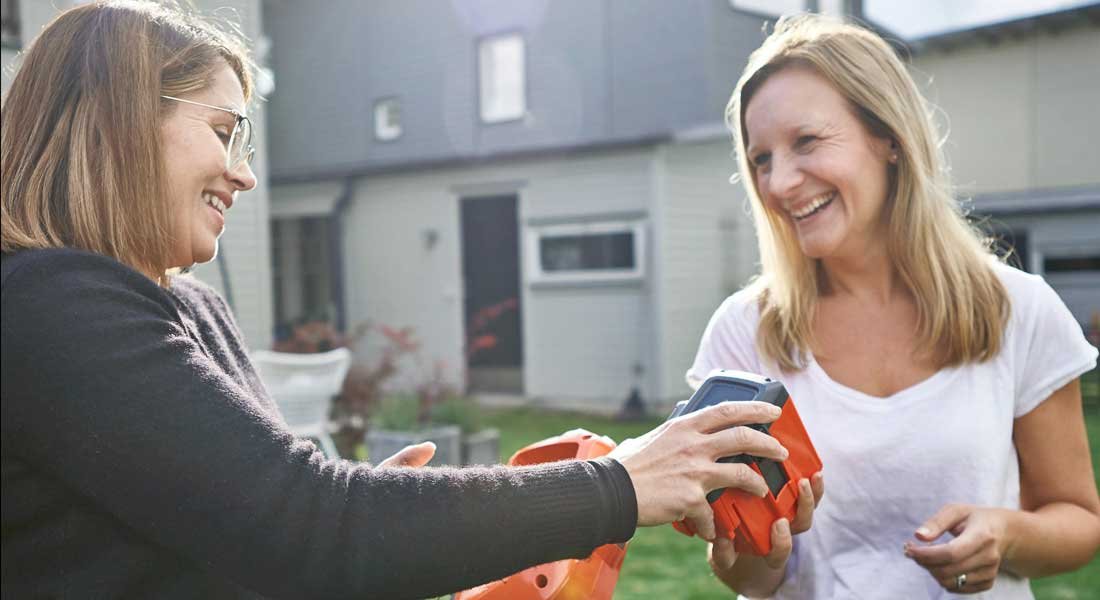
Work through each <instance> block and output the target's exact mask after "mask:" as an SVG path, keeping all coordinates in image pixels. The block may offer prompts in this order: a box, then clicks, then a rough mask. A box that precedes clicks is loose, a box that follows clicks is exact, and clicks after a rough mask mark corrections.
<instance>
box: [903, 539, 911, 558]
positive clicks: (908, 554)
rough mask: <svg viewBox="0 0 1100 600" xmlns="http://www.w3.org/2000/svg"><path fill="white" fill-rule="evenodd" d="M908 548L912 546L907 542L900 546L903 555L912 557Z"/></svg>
mask: <svg viewBox="0 0 1100 600" xmlns="http://www.w3.org/2000/svg"><path fill="white" fill-rule="evenodd" d="M910 548H912V546H911V545H910V544H909V542H905V545H904V546H902V547H901V551H902V552H904V553H905V556H908V557H909V558H913V553H912V552H910V551H909V550H910Z"/></svg>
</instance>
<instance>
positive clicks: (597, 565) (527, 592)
mask: <svg viewBox="0 0 1100 600" xmlns="http://www.w3.org/2000/svg"><path fill="white" fill-rule="evenodd" d="M614 447H615V442H613V441H612V440H611V439H610V438H607V437H604V436H601V435H596V434H594V433H591V432H588V431H585V430H583V429H574V430H572V431H569V432H566V433H563V434H562V435H559V436H557V437H552V438H550V439H547V440H543V441H541V442H537V443H534V444H531V445H530V446H527V447H526V448H524V449H522V450H520V451H519V452H516V453H515V455H513V456H512V458H511V460H509V461H508V464H509V465H515V466H523V465H534V464H538V463H546V462H555V461H559V460H569V459H577V460H586V459H589V458H597V457H600V456H603V455H605V454H607V453H608V452H611V450H612V449H613V448H614ZM625 557H626V544H607V545H605V546H600V547H599V548H596V550H595V551H593V552H592V554H591V555H590V556H589V557H588V558H586V559H583V560H579V559H567V560H559V561H557V562H552V563H546V564H544V565H538V566H535V567H531V568H529V569H526V570H523V571H520V572H519V573H515V574H513V575H510V576H508V577H505V578H504V579H501V580H499V581H494V582H492V583H487V584H485V585H480V586H478V587H476V588H473V589H470V590H466V591H464V592H459V593H457V594H455V595H454V596H453V598H454V600H581V599H589V598H590V599H593V600H605V599H610V598H611V595H612V593H614V591H615V584H616V583H618V581H619V571H620V570H621V569H622V566H623V558H625Z"/></svg>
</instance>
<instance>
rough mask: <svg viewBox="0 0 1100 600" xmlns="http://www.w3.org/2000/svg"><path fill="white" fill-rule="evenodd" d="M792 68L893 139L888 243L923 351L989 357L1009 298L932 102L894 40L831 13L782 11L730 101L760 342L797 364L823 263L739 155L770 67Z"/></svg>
mask: <svg viewBox="0 0 1100 600" xmlns="http://www.w3.org/2000/svg"><path fill="white" fill-rule="evenodd" d="M794 65H798V66H802V67H808V68H810V69H812V70H813V71H815V72H816V73H818V74H819V75H821V76H822V77H824V78H825V79H826V80H828V81H829V82H830V83H831V84H832V86H833V87H834V88H835V89H836V90H837V91H838V92H839V93H840V94H841V95H843V96H844V97H845V98H847V100H848V102H849V103H851V106H852V108H853V112H854V114H855V115H856V116H857V117H858V118H859V120H860V121H861V122H862V123H863V125H864V126H865V127H866V128H867V130H868V132H870V133H871V134H872V135H874V136H876V137H879V138H883V139H889V140H892V141H894V142H895V143H896V145H897V155H898V160H897V165H896V168H891V172H890V188H889V192H888V193H889V197H888V198H887V201H886V205H885V206H886V208H885V210H887V211H889V212H888V215H887V216H888V228H889V233H888V239H889V242H888V251H889V253H890V257H891V260H892V261H893V264H894V266H895V268H896V269H897V271H898V274H899V275H900V278H901V281H902V282H903V284H904V285H905V286H906V287H907V288H908V290H909V292H911V293H912V295H913V297H914V298H915V299H916V308H917V316H918V323H917V341H918V348H919V349H920V350H921V351H923V352H926V353H927V355H928V356H930V357H932V359H933V360H934V361H935V363H936V364H937V366H938V367H941V368H942V367H949V366H957V365H960V364H964V363H967V362H972V361H978V362H980V361H984V360H987V359H989V358H991V357H993V356H994V355H996V354H997V353H998V352H999V351H1000V348H1001V343H1002V334H1003V330H1004V325H1005V322H1006V321H1007V318H1008V312H1009V302H1008V295H1007V293H1006V292H1005V290H1004V287H1003V286H1002V285H1001V283H1000V280H999V279H998V278H997V276H996V274H995V273H994V272H993V269H992V266H991V263H990V258H991V255H990V252H989V249H988V241H986V240H983V239H982V237H981V236H980V235H979V234H978V232H977V231H976V230H975V229H974V228H973V227H971V225H970V224H969V223H968V222H967V221H966V218H965V216H964V215H963V214H962V212H961V210H960V208H959V205H958V203H957V202H956V200H955V198H954V197H953V195H952V191H951V185H950V180H949V178H948V176H947V173H946V170H945V168H944V164H945V163H944V158H943V156H942V153H941V150H940V145H939V143H938V138H937V135H936V128H935V126H934V124H933V121H932V117H931V109H930V106H929V105H928V104H927V103H926V102H925V100H924V98H923V96H921V94H920V92H919V90H918V89H917V86H916V83H915V82H914V81H913V78H912V77H911V76H910V75H909V72H908V71H907V70H906V68H905V65H904V64H903V63H902V62H901V60H900V59H899V58H898V56H897V55H896V53H895V52H894V51H893V49H892V48H891V47H890V46H889V45H888V44H887V43H886V42H885V41H883V40H882V38H880V37H878V36H877V35H875V34H874V33H872V32H870V31H868V30H866V29H864V28H862V27H859V26H856V25H853V24H849V23H846V22H844V21H842V20H840V19H837V18H833V17H823V16H820V15H798V16H794V17H784V18H782V19H780V20H779V22H778V23H776V26H775V30H774V31H773V33H772V34H771V35H770V36H768V38H767V39H766V40H765V41H764V43H763V45H761V46H760V48H758V49H757V50H756V51H754V52H753V53H752V55H751V56H750V57H749V63H748V66H746V67H745V71H744V73H743V74H742V75H741V79H740V81H738V83H737V88H736V89H735V90H734V92H733V96H732V97H731V98H730V101H729V104H728V105H727V106H726V123H727V124H728V125H729V127H730V130H731V131H732V133H733V136H734V144H735V146H736V152H737V161H738V165H739V168H740V172H741V173H742V180H743V182H744V185H745V190H746V193H747V194H748V196H749V198H750V200H751V204H752V210H753V217H754V220H755V223H756V233H757V237H758V242H759V245H760V258H761V272H760V275H759V276H758V277H757V278H756V279H755V281H754V282H753V283H752V284H751V286H752V287H753V288H754V289H755V290H756V292H757V294H758V295H757V297H758V299H759V302H760V308H761V315H760V328H759V331H758V335H757V344H758V349H759V351H760V352H761V353H763V354H764V355H765V356H766V357H768V358H769V359H771V360H773V361H775V362H776V363H777V364H778V365H779V366H780V367H781V368H782V369H784V370H797V369H800V368H802V367H804V365H805V362H806V354H807V352H808V351H809V347H810V343H811V340H812V334H813V328H812V323H813V318H814V314H815V310H816V305H817V299H818V296H819V294H820V293H821V290H822V287H823V285H824V283H825V282H824V280H823V277H824V274H823V273H822V272H821V267H820V261H819V260H815V259H811V258H808V257H806V256H805V255H804V254H803V253H802V251H801V249H800V247H799V244H798V240H797V238H796V237H795V234H794V232H793V231H792V230H791V228H790V226H789V225H788V224H787V222H786V220H785V219H783V218H781V217H780V216H779V215H776V214H774V213H773V212H772V211H769V210H767V209H766V208H765V207H764V205H763V202H762V201H761V199H760V194H759V192H758V190H757V183H756V178H755V173H754V169H752V168H751V165H750V164H749V158H748V156H747V153H746V147H747V145H748V134H747V131H746V129H745V122H744V121H745V108H746V107H747V105H748V103H749V101H750V100H751V99H752V96H753V94H754V93H755V92H756V91H757V90H759V89H760V87H761V85H762V84H763V83H764V81H766V80H767V79H768V77H770V76H771V75H773V74H775V73H777V72H779V71H780V70H782V69H784V68H787V67H791V66H794Z"/></svg>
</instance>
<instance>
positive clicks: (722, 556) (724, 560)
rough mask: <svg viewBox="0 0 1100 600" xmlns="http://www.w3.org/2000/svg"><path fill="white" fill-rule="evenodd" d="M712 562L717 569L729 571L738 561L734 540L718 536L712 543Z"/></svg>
mask: <svg viewBox="0 0 1100 600" xmlns="http://www.w3.org/2000/svg"><path fill="white" fill-rule="evenodd" d="M710 562H711V564H712V565H713V566H714V569H715V570H722V571H727V570H729V569H731V568H733V565H734V563H736V562H737V550H735V549H734V545H733V540H731V539H729V538H727V537H722V536H718V537H717V538H716V539H715V540H714V542H712V543H711V545H710Z"/></svg>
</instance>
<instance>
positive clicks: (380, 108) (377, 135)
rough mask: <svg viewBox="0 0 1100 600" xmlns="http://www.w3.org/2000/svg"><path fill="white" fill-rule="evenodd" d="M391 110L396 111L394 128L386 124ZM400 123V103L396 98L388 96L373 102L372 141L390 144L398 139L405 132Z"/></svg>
mask: <svg viewBox="0 0 1100 600" xmlns="http://www.w3.org/2000/svg"><path fill="white" fill-rule="evenodd" d="M391 110H394V111H397V126H396V127H394V126H392V125H390V124H389V123H388V122H387V117H389V116H390V111H391ZM401 121H402V119H401V101H400V100H398V99H397V98H396V97H393V96H390V97H388V98H379V99H377V100H375V101H374V139H376V140H378V141H380V142H392V141H393V140H396V139H398V138H400V137H401V135H402V134H404V132H405V128H404V127H403V126H402V125H401Z"/></svg>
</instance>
